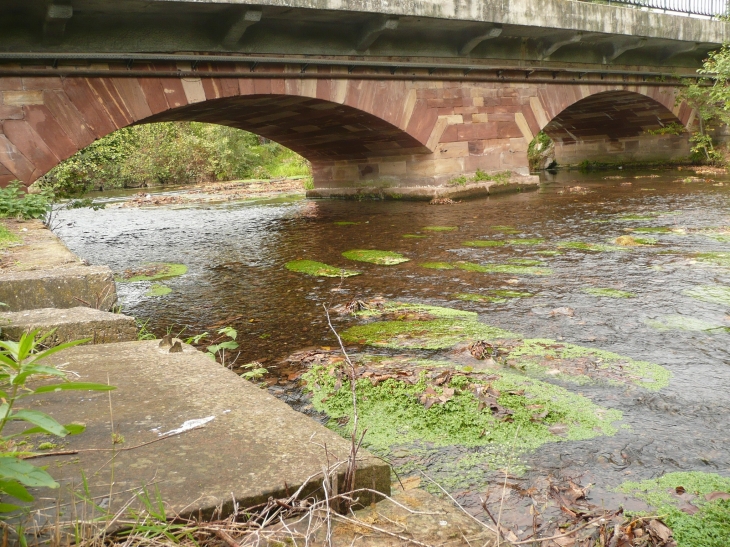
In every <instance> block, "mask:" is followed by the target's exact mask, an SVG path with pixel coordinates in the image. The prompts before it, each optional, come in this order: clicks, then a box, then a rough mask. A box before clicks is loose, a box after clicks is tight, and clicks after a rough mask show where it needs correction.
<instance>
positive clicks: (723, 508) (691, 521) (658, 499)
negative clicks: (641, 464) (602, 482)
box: [619, 471, 730, 547]
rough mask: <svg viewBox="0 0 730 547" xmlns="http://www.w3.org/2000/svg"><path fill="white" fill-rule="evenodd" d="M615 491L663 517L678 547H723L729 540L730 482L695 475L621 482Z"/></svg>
mask: <svg viewBox="0 0 730 547" xmlns="http://www.w3.org/2000/svg"><path fill="white" fill-rule="evenodd" d="M619 491H621V492H624V493H626V494H629V495H631V496H634V497H636V498H639V499H641V500H643V501H645V502H646V503H648V504H649V505H651V506H652V507H653V510H652V511H651V514H661V515H664V518H663V520H664V522H666V523H667V525H668V526H669V527H670V528H671V529H672V533H673V535H674V539H675V540H676V541H677V545H678V547H700V546H702V547H725V546H726V545H727V538H729V537H730V479H729V478H727V477H722V476H720V475H717V474H715V473H702V472H699V471H692V472H679V473H667V474H666V475H663V476H661V477H659V478H656V479H649V480H644V481H641V482H631V481H630V482H625V483H623V484H622V485H621V486H620V487H619Z"/></svg>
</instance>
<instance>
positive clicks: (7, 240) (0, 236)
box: [0, 224, 20, 249]
mask: <svg viewBox="0 0 730 547" xmlns="http://www.w3.org/2000/svg"><path fill="white" fill-rule="evenodd" d="M19 242H20V238H19V237H18V236H17V235H15V234H14V233H13V232H11V231H10V230H8V229H7V228H6V227H5V225H4V224H0V249H5V248H7V247H10V246H11V245H12V244H13V243H19Z"/></svg>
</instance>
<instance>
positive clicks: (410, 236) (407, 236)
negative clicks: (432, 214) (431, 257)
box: [401, 234, 428, 239]
mask: <svg viewBox="0 0 730 547" xmlns="http://www.w3.org/2000/svg"><path fill="white" fill-rule="evenodd" d="M401 237H404V238H406V239H423V238H424V237H428V236H427V235H422V234H403V235H402V236H401Z"/></svg>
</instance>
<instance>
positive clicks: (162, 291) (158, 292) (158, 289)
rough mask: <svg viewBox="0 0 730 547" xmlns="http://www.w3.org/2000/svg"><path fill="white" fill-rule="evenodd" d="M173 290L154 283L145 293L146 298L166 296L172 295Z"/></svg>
mask: <svg viewBox="0 0 730 547" xmlns="http://www.w3.org/2000/svg"><path fill="white" fill-rule="evenodd" d="M171 292H172V289H171V288H170V287H168V286H167V285H163V284H162V283H154V284H153V285H152V286H151V287H150V289H149V290H148V291H147V292H146V293H145V296H165V295H166V294H170V293H171Z"/></svg>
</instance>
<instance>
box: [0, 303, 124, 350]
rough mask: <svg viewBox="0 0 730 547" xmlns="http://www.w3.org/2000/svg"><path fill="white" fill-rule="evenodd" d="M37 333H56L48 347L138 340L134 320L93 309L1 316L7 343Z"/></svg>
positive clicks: (28, 311) (32, 312)
mask: <svg viewBox="0 0 730 547" xmlns="http://www.w3.org/2000/svg"><path fill="white" fill-rule="evenodd" d="M35 329H40V331H41V333H42V334H46V333H48V332H50V331H51V330H54V333H53V334H52V335H51V336H50V337H48V338H46V339H45V340H44V341H43V344H44V345H46V346H57V345H58V344H62V343H64V342H70V341H72V340H79V339H81V338H91V343H92V344H110V343H113V342H128V341H131V340H136V339H137V325H136V323H135V321H134V317H129V316H127V315H122V314H120V313H111V312H107V311H101V310H96V309H94V308H85V307H81V306H79V307H76V308H67V309H57V308H42V309H39V310H25V311H18V312H6V313H0V331H1V332H2V338H3V339H5V340H18V339H19V338H20V336H21V335H22V334H23V333H25V332H30V331H32V330H35Z"/></svg>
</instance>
